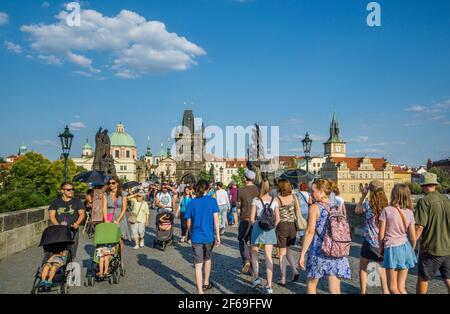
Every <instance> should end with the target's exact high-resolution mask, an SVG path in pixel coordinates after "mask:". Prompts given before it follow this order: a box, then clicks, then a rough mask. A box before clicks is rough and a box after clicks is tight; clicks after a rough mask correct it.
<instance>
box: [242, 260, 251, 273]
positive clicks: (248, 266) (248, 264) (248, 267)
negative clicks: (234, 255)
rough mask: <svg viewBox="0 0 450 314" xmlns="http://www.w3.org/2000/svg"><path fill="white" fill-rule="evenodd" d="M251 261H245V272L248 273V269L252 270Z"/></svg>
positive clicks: (243, 268) (243, 269)
mask: <svg viewBox="0 0 450 314" xmlns="http://www.w3.org/2000/svg"><path fill="white" fill-rule="evenodd" d="M250 266H251V265H250V262H245V264H244V266H243V267H242V272H243V273H244V274H246V273H248V271H249V270H250Z"/></svg>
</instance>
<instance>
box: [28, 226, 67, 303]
mask: <svg viewBox="0 0 450 314" xmlns="http://www.w3.org/2000/svg"><path fill="white" fill-rule="evenodd" d="M73 242H74V241H73V236H72V232H71V231H70V229H69V228H68V227H67V226H62V225H56V226H49V227H47V228H46V229H45V230H44V232H43V233H42V237H41V243H40V244H39V246H42V247H43V248H44V259H43V261H42V264H41V266H39V268H38V270H37V272H36V275H35V277H34V283H33V288H32V289H31V294H39V293H41V292H52V291H54V290H56V291H57V292H58V293H60V294H66V293H68V290H69V285H68V283H67V279H68V277H69V274H70V271H69V270H68V269H67V266H68V265H69V264H70V263H71V262H72V248H71V246H72V244H73ZM63 251H67V255H66V256H65V263H63V264H62V265H61V266H60V267H59V268H58V269H57V271H56V273H55V276H54V277H53V280H52V283H51V286H43V285H42V282H43V281H42V279H41V276H42V271H43V269H44V266H45V264H47V262H48V261H49V260H50V259H51V258H52V256H53V255H55V254H60V253H61V252H63Z"/></svg>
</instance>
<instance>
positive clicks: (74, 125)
mask: <svg viewBox="0 0 450 314" xmlns="http://www.w3.org/2000/svg"><path fill="white" fill-rule="evenodd" d="M69 128H70V129H71V130H72V131H78V130H81V129H85V128H86V126H85V125H84V123H83V122H72V123H71V124H69Z"/></svg>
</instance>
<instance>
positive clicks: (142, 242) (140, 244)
mask: <svg viewBox="0 0 450 314" xmlns="http://www.w3.org/2000/svg"><path fill="white" fill-rule="evenodd" d="M139 246H140V247H144V239H141V240H140V241H139Z"/></svg>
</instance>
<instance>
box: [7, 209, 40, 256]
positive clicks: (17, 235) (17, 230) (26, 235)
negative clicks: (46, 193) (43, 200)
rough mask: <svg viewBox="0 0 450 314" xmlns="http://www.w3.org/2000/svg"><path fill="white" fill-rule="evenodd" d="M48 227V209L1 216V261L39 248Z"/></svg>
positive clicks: (22, 211)
mask: <svg viewBox="0 0 450 314" xmlns="http://www.w3.org/2000/svg"><path fill="white" fill-rule="evenodd" d="M47 225H48V210H47V207H39V208H32V209H24V210H18V211H14V212H10V213H4V214H0V259H3V258H5V257H7V256H9V255H12V254H14V253H17V252H20V251H22V250H25V249H27V248H29V247H33V246H37V245H38V244H39V241H40V239H41V235H42V232H43V231H44V229H45V228H46V227H47Z"/></svg>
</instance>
